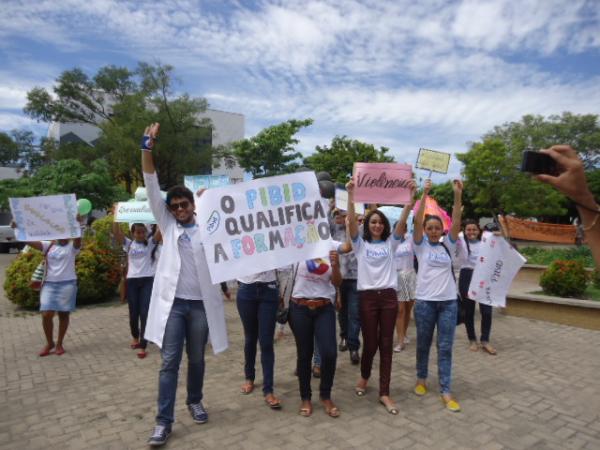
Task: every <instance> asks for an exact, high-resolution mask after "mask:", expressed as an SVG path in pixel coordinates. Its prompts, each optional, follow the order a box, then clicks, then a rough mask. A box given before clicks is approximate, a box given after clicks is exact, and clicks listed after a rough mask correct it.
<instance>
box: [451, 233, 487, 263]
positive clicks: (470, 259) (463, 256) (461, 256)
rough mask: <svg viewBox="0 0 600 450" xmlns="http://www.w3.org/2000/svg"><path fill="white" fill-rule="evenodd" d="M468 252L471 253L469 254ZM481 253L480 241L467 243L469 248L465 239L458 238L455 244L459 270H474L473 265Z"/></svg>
mask: <svg viewBox="0 0 600 450" xmlns="http://www.w3.org/2000/svg"><path fill="white" fill-rule="evenodd" d="M469 250H470V251H471V252H470V253H469ZM480 251H481V241H469V247H467V243H466V242H465V238H460V237H459V238H458V241H457V243H456V255H457V259H458V264H459V267H460V268H461V269H466V268H468V269H475V264H476V263H477V259H478V258H479V252H480Z"/></svg>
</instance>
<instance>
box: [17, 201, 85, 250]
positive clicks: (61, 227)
mask: <svg viewBox="0 0 600 450" xmlns="http://www.w3.org/2000/svg"><path fill="white" fill-rule="evenodd" d="M9 202H10V210H11V212H12V216H13V218H14V220H15V222H16V224H17V229H16V230H15V236H16V238H17V240H19V241H24V242H28V241H51V240H54V239H73V238H78V237H81V225H80V224H79V222H78V221H77V199H76V198H75V194H66V195H45V196H43V197H25V198H10V199H9Z"/></svg>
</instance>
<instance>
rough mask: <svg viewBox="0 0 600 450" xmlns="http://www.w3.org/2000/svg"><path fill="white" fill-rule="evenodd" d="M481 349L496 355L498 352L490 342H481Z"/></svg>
mask: <svg viewBox="0 0 600 450" xmlns="http://www.w3.org/2000/svg"><path fill="white" fill-rule="evenodd" d="M481 349H482V350H483V351H485V352H486V353H487V354H488V355H492V356H496V355H497V354H498V352H497V351H496V349H495V348H494V347H492V346H491V345H490V344H489V343H487V342H486V343H484V344H481Z"/></svg>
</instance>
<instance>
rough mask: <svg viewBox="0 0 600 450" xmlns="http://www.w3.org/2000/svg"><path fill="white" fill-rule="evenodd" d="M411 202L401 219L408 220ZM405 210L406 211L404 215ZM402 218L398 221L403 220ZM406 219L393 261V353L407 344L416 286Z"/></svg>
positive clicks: (410, 238) (410, 240) (410, 239)
mask: <svg viewBox="0 0 600 450" xmlns="http://www.w3.org/2000/svg"><path fill="white" fill-rule="evenodd" d="M414 203H415V202H414V199H413V201H412V202H411V203H410V204H409V205H406V206H405V207H404V209H403V210H402V212H403V215H402V216H403V217H406V218H408V214H409V213H410V211H411V210H412V208H413V206H414ZM405 210H406V211H407V212H406V214H404V212H405ZM403 217H401V218H400V220H401V221H402V220H403ZM406 218H405V219H404V222H403V223H400V227H401V228H402V233H403V234H402V243H401V244H400V245H399V246H398V248H397V249H396V252H395V253H394V261H395V263H396V270H397V271H398V291H397V296H398V317H397V318H396V335H397V337H398V344H397V345H396V346H395V347H394V351H395V352H401V351H402V350H404V348H405V346H406V344H407V343H408V338H407V337H406V331H407V330H408V324H409V322H410V313H411V311H412V308H413V306H414V304H415V288H416V284H417V273H416V272H415V261H414V258H415V253H414V251H413V240H412V236H411V235H410V234H408V233H407V232H406V231H407V226H406Z"/></svg>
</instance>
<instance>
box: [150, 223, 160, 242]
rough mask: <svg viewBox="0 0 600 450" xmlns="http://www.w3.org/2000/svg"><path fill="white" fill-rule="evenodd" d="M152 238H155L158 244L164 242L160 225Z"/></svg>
mask: <svg viewBox="0 0 600 450" xmlns="http://www.w3.org/2000/svg"><path fill="white" fill-rule="evenodd" d="M152 239H154V242H156V243H157V244H162V233H161V231H160V227H159V226H158V225H157V226H156V231H155V232H154V234H153V235H152Z"/></svg>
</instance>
